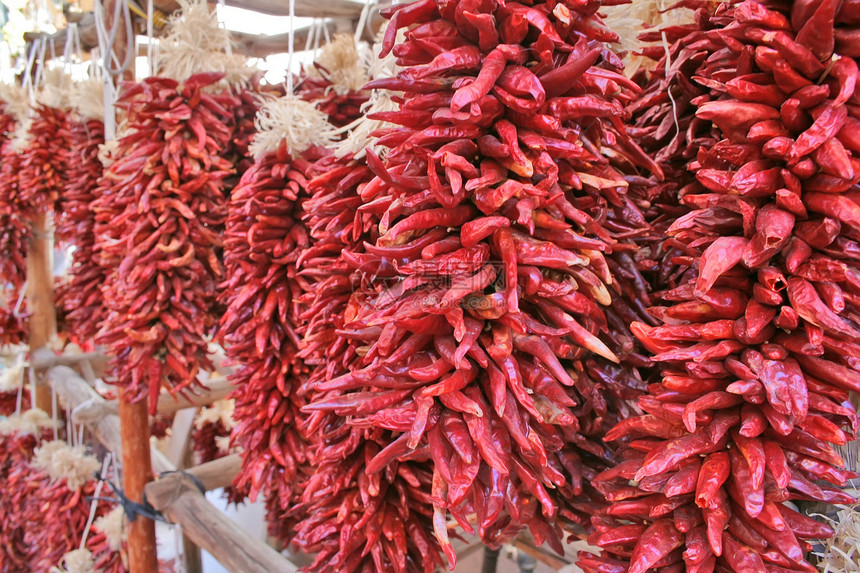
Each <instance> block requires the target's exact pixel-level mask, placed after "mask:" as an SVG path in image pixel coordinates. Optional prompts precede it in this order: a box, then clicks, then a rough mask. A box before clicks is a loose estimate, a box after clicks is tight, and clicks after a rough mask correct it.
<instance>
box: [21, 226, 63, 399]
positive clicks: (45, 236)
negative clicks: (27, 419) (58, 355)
mask: <svg viewBox="0 0 860 573" xmlns="http://www.w3.org/2000/svg"><path fill="white" fill-rule="evenodd" d="M52 243H53V240H52V237H51V233H50V222H49V219H48V215H47V214H45V213H39V214H38V215H36V218H35V219H34V221H33V235H32V237H31V239H30V245H29V252H28V254H27V310H28V311H29V312H30V351H31V353H35V352H37V351H38V350H39V349H41V348H43V347H45V346H47V345H48V344H49V343H50V342H51V339H52V338H53V337H54V335H55V334H56V333H57V311H56V309H55V308H54V273H53V265H52V262H53V256H52V255H53V250H52V246H53V245H52ZM38 375H39V374H38V373H37V376H38ZM34 394H35V396H36V401H35V402H36V403H35V404H33V407H35V408H39V409H41V410H44V411H45V412H48V413H50V412H51V389H50V388H49V387H48V386H45V385H42V384H37V385H36V387H35V389H34Z"/></svg>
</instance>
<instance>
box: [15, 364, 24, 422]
mask: <svg viewBox="0 0 860 573" xmlns="http://www.w3.org/2000/svg"><path fill="white" fill-rule="evenodd" d="M23 405H24V365H23V364H22V365H21V373H20V374H19V375H18V397H17V398H16V399H15V413H16V414H18V415H19V416H20V415H21V407H22V406H23Z"/></svg>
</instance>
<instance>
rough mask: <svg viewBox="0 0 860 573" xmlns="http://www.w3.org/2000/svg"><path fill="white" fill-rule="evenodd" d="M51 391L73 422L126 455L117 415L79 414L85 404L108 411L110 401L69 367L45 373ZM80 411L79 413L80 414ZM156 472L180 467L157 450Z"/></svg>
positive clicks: (104, 444) (55, 368)
mask: <svg viewBox="0 0 860 573" xmlns="http://www.w3.org/2000/svg"><path fill="white" fill-rule="evenodd" d="M45 377H46V378H47V380H48V383H49V384H50V386H51V388H53V389H54V391H55V392H56V393H57V396H59V398H60V401H61V402H62V403H63V404H64V405H65V406H67V407H68V408H69V409H70V410H72V411H74V412H75V414H74V420H73V422H75V423H76V424H77V423H84V424H86V425H87V427H89V429H90V431H91V432H92V433H93V436H95V438H96V439H97V440H98V441H99V442H100V443H101V444H102V445H103V446H104V447H105V448H107V449H108V450H110V451H112V452H113V453H114V454H116V455H117V457H120V456H121V455H122V440H121V438H120V422H119V416H118V415H117V414H116V412H106V413H105V415H103V416H101V417H99V418H95V417H88V418H87V419H86V420H84V419H82V418H81V417H80V416H78V414H79V413H80V412H81V411H83V410H84V408H78V407H79V406H81V405H82V404H87V405H89V404H94V405H95V406H96V407H102V408H104V404H105V402H106V400H105V399H104V398H102V397H101V396H99V393H98V392H96V391H95V390H94V389H93V388H92V386H90V385H89V384H87V382H86V380H84V379H83V378H81V377H80V375H78V373H77V372H75V371H74V370H72V369H71V368H69V367H68V366H55V367H54V368H51V369H50V370H48V371H47V372H46V373H45ZM76 409H77V410H76ZM150 457H151V458H152V470H154V471H155V472H156V473H161V472H168V471H172V470H175V469H176V467H175V466H174V465H173V464H171V463H170V462H169V461H167V458H166V457H164V455H163V454H162V453H161V452H159V451H158V450H157V449H155V448H151V451H150Z"/></svg>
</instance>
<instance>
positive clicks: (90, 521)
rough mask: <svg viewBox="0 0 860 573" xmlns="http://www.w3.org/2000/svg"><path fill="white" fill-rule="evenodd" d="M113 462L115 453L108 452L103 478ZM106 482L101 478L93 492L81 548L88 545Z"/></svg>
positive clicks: (103, 464) (103, 468) (103, 466)
mask: <svg viewBox="0 0 860 573" xmlns="http://www.w3.org/2000/svg"><path fill="white" fill-rule="evenodd" d="M111 463H113V453H111V452H108V455H106V456H105V459H104V462H102V473H101V476H102V478H104V477H106V476H107V472H108V470H109V469H110V465H111ZM104 483H105V482H104V479H100V480H99V483H97V484H96V490H95V492H94V493H93V501H92V503H91V504H90V515H89V517H88V518H87V525H86V527H84V533H83V535H82V536H81V547H80V548H81V549H84V548H85V547H86V546H87V537H88V536H89V534H90V527H92V525H93V521H95V519H96V509H98V506H99V496H100V495H101V493H102V487H103V486H104Z"/></svg>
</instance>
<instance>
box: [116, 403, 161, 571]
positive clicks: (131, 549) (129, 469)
mask: <svg viewBox="0 0 860 573" xmlns="http://www.w3.org/2000/svg"><path fill="white" fill-rule="evenodd" d="M119 419H120V428H121V437H122V485H123V489H124V490H125V495H126V496H127V497H128V498H129V499H130V500H131V501H133V502H136V503H142V502H143V488H144V487H145V486H146V483H147V482H148V481H151V480H152V458H151V457H150V455H149V413H148V412H147V409H146V401H139V402H135V403H132V402H131V401H130V400H129V397H128V396H127V395H126V392H125V391H124V390H123V391H122V392H121V393H120V399H119ZM128 563H129V571H130V572H131V573H157V572H158V559H157V557H156V547H155V522H154V521H152V520H150V519H146V518H144V517H138V518H137V519H136V520H135V521H134V522H133V523H130V524H129V528H128Z"/></svg>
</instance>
